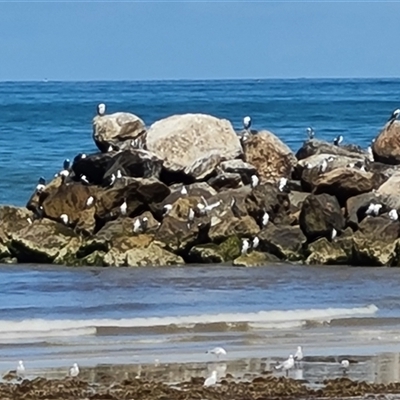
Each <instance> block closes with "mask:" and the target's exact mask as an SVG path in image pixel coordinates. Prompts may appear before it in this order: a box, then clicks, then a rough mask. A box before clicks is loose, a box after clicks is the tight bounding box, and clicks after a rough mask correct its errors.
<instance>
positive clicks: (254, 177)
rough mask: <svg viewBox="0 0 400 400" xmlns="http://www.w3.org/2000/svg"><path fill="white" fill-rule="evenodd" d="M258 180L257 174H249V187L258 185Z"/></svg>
mask: <svg viewBox="0 0 400 400" xmlns="http://www.w3.org/2000/svg"><path fill="white" fill-rule="evenodd" d="M259 182H260V179H259V178H258V176H257V175H252V176H251V187H252V188H255V187H256V186H257V185H258V183H259Z"/></svg>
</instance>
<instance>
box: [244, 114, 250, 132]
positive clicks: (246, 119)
mask: <svg viewBox="0 0 400 400" xmlns="http://www.w3.org/2000/svg"><path fill="white" fill-rule="evenodd" d="M250 127H251V118H250V117H249V116H246V117H244V118H243V128H244V129H245V130H246V131H247V130H248V129H250Z"/></svg>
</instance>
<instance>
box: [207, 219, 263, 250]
mask: <svg viewBox="0 0 400 400" xmlns="http://www.w3.org/2000/svg"><path fill="white" fill-rule="evenodd" d="M259 230H260V228H259V226H258V225H257V223H256V221H255V220H254V219H253V218H252V217H250V216H248V215H247V216H244V217H241V218H237V217H235V216H233V214H228V213H226V214H221V215H220V216H213V217H212V218H211V224H210V229H209V231H208V236H209V238H210V240H211V241H212V242H213V243H221V242H223V241H225V240H227V239H228V238H230V237H232V236H237V237H239V238H244V237H254V236H256V235H257V233H258V232H259Z"/></svg>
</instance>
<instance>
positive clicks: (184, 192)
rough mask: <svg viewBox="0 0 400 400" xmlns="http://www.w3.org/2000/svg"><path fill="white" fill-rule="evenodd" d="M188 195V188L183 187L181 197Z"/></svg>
mask: <svg viewBox="0 0 400 400" xmlns="http://www.w3.org/2000/svg"><path fill="white" fill-rule="evenodd" d="M187 194H188V192H187V189H186V187H185V186H182V189H181V195H182V196H186V195H187Z"/></svg>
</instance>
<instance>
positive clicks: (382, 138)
mask: <svg viewBox="0 0 400 400" xmlns="http://www.w3.org/2000/svg"><path fill="white" fill-rule="evenodd" d="M372 152H373V155H374V160H375V161H378V162H381V163H384V164H393V165H396V164H400V122H399V121H389V122H388V123H387V124H386V125H385V126H384V128H383V129H382V131H381V132H380V133H379V134H378V136H377V137H376V139H375V141H374V143H373V144H372Z"/></svg>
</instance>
